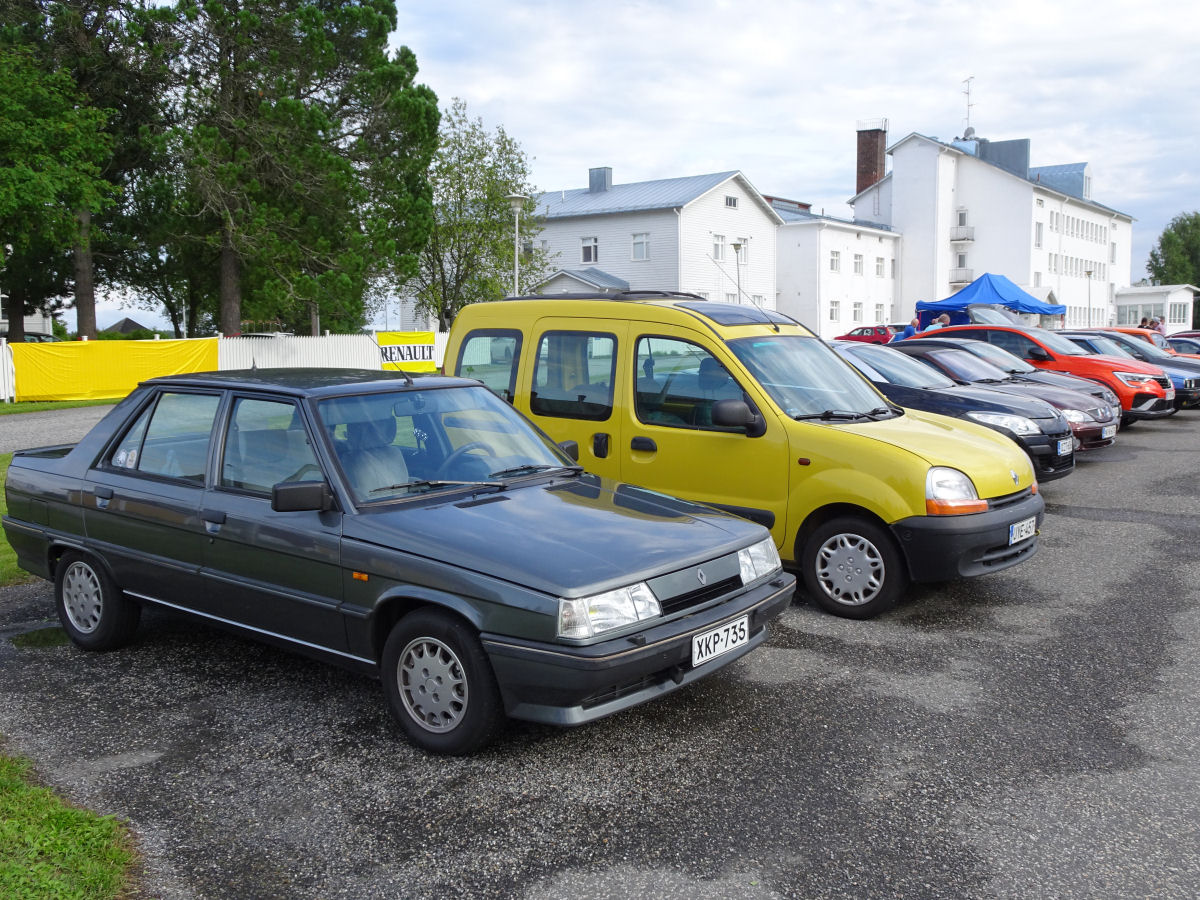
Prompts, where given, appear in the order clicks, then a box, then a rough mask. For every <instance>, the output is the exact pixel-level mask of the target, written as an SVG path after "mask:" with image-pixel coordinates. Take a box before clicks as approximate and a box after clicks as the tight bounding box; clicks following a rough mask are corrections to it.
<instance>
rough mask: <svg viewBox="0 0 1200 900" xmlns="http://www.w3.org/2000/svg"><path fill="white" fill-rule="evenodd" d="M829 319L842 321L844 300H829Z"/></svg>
mask: <svg viewBox="0 0 1200 900" xmlns="http://www.w3.org/2000/svg"><path fill="white" fill-rule="evenodd" d="M834 252H835V253H836V252H837V251H836V250H835V251H834ZM829 321H830V322H840V321H842V301H841V300H830V301H829Z"/></svg>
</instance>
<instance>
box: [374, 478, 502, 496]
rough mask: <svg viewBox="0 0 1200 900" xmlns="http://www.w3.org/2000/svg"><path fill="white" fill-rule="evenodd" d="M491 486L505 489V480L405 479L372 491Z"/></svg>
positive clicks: (375, 492) (376, 492)
mask: <svg viewBox="0 0 1200 900" xmlns="http://www.w3.org/2000/svg"><path fill="white" fill-rule="evenodd" d="M456 486H457V487H462V486H469V487H491V488H496V489H497V490H500V491H502V490H504V482H502V481H447V480H445V479H424V478H422V479H418V480H416V481H404V482H401V483H400V484H389V485H386V486H385V487H377V488H372V489H371V491H370V493H372V494H378V493H379V492H380V491H398V490H400V489H401V488H424V489H426V490H428V489H431V488H438V487H456Z"/></svg>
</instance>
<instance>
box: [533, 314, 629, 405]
mask: <svg viewBox="0 0 1200 900" xmlns="http://www.w3.org/2000/svg"><path fill="white" fill-rule="evenodd" d="M616 350H617V338H616V336H615V335H612V334H597V333H593V332H587V331H547V332H546V333H545V334H543V335H542V339H541V341H540V342H539V344H538V353H537V358H536V360H535V361H534V369H533V390H532V391H531V392H530V394H529V409H530V410H531V411H532V412H534V413H535V414H537V415H539V416H557V417H559V418H563V419H596V420H600V419H607V418H608V417H609V416H611V415H612V407H613V380H614V378H615V377H616V372H617V369H616V366H617V362H616Z"/></svg>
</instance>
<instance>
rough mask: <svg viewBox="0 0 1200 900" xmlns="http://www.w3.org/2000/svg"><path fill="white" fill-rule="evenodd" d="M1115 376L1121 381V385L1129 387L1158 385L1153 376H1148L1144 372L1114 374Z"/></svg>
mask: <svg viewBox="0 0 1200 900" xmlns="http://www.w3.org/2000/svg"><path fill="white" fill-rule="evenodd" d="M1113 376H1114V377H1116V378H1119V379H1121V383H1122V384H1124V385H1128V386H1129V387H1140V386H1142V385H1144V384H1146V383H1147V382H1149V383H1150V384H1156V383H1157V382H1155V380H1154V376H1153V375H1146V374H1145V373H1143V372H1113Z"/></svg>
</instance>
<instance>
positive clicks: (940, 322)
mask: <svg viewBox="0 0 1200 900" xmlns="http://www.w3.org/2000/svg"><path fill="white" fill-rule="evenodd" d="M949 324H950V316H949V315H947V314H946V313H942V314H941V315H940V316H938V317H937V318H936V319H934V320H933V321H932V322H930V323H929V324H928V325H926V326H925V331H934V330H936V329H938V328H945V327H946V326H947V325H949Z"/></svg>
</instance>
